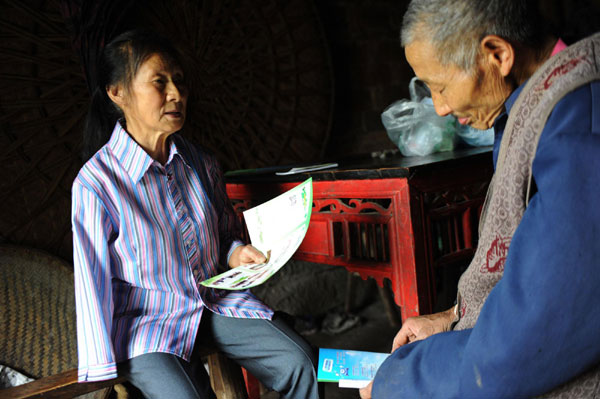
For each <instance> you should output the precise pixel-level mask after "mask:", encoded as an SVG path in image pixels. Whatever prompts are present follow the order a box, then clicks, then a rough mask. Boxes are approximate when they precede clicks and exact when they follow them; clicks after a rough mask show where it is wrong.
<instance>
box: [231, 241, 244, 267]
mask: <svg viewBox="0 0 600 399" xmlns="http://www.w3.org/2000/svg"><path fill="white" fill-rule="evenodd" d="M242 245H246V244H244V243H243V242H242V241H237V240H236V241H234V242H233V243H231V247H229V252H227V267H229V258H231V254H232V253H233V250H234V249H236V248H237V247H239V246H242Z"/></svg>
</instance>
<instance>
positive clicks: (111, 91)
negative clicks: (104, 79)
mask: <svg viewBox="0 0 600 399" xmlns="http://www.w3.org/2000/svg"><path fill="white" fill-rule="evenodd" d="M106 94H108V98H110V99H111V101H112V102H114V103H115V104H117V106H118V107H119V108H121V109H122V108H123V105H125V93H124V90H123V88H122V87H121V85H112V86H106Z"/></svg>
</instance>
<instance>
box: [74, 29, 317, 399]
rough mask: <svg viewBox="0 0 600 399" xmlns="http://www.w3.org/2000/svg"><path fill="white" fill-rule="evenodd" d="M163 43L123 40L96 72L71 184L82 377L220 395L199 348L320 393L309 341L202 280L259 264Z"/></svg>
mask: <svg viewBox="0 0 600 399" xmlns="http://www.w3.org/2000/svg"><path fill="white" fill-rule="evenodd" d="M181 65H182V64H181V63H180V62H179V59H178V55H177V52H176V51H175V50H174V48H173V47H172V45H171V44H170V43H169V42H168V41H166V40H165V39H164V38H162V37H158V36H157V35H155V34H150V33H148V32H140V31H130V32H126V33H124V34H122V35H120V36H119V37H117V38H116V39H114V40H113V41H112V42H111V43H109V44H108V45H107V46H106V47H105V49H104V51H103V55H102V57H101V62H100V65H99V66H98V76H97V79H98V80H97V82H98V87H97V88H96V90H95V92H94V94H93V98H92V104H91V107H90V112H89V114H88V119H87V121H86V128H85V138H86V140H85V141H86V145H87V147H86V150H87V152H88V155H89V156H88V158H89V160H88V161H87V162H86V163H85V165H84V166H83V167H82V169H81V171H80V172H79V174H78V176H77V178H76V179H75V181H74V183H73V191H72V197H73V201H72V223H73V243H74V266H75V293H76V304H77V339H78V351H79V380H80V381H95V380H103V379H109V378H113V377H115V376H117V375H125V376H126V377H127V378H128V379H129V380H130V381H131V382H132V383H133V384H134V385H135V386H137V387H138V388H139V389H140V390H141V391H142V392H143V393H144V395H145V396H146V397H150V398H166V397H168V398H214V393H213V391H212V389H211V387H210V382H209V378H208V375H207V373H206V371H205V369H204V367H203V364H202V361H201V359H199V357H198V356H197V355H196V352H195V351H194V346H195V344H202V345H204V346H207V345H208V346H213V347H216V348H217V349H218V350H220V351H222V352H223V353H224V354H225V355H226V356H228V357H230V358H231V359H234V360H235V361H236V362H237V363H239V364H240V365H242V366H243V367H245V368H246V369H247V370H249V371H250V372H251V373H252V374H253V375H255V376H256V377H257V378H258V379H260V380H261V381H262V382H263V384H264V385H265V386H267V387H269V388H272V389H274V390H276V391H278V392H280V393H281V394H282V395H283V397H286V398H297V399H307V398H317V397H318V393H317V382H316V373H315V357H314V352H313V351H312V349H311V348H310V346H309V345H308V344H307V343H306V342H305V341H304V340H303V339H302V338H301V337H300V336H299V335H297V334H296V333H295V332H294V331H293V330H292V329H290V328H289V327H288V326H287V325H286V324H285V323H284V322H283V321H282V320H281V319H280V318H278V317H277V316H276V315H275V316H274V313H273V311H272V310H271V309H269V308H268V307H267V306H266V305H264V304H263V303H262V302H261V301H260V300H258V299H257V298H256V297H255V296H254V295H253V294H252V293H250V292H249V291H218V290H213V289H209V288H205V287H203V286H201V285H200V284H199V283H200V282H201V281H203V280H205V279H207V278H209V277H211V276H214V275H215V274H217V273H219V272H220V271H222V270H219V268H220V267H221V266H220V265H228V266H229V267H237V266H240V265H243V264H247V263H254V262H261V261H264V256H263V255H262V254H261V253H260V252H258V251H257V250H256V249H254V248H253V247H252V246H250V245H244V243H242V242H241V241H240V237H241V234H240V232H241V230H240V226H239V222H238V219H237V217H236V215H235V213H234V211H233V209H232V207H231V204H230V203H229V200H228V198H227V194H226V192H225V184H224V181H223V176H222V172H221V170H220V168H219V166H218V164H217V162H216V161H215V159H214V158H213V157H212V156H210V155H209V154H207V153H205V152H204V151H202V150H201V149H199V148H196V147H194V146H193V145H192V144H190V143H189V142H187V141H186V140H185V139H183V137H181V136H180V135H179V134H178V133H177V132H179V131H180V130H181V129H182V127H183V124H184V121H185V117H186V101H187V96H188V92H187V87H186V85H185V79H184V73H183V70H182V68H181Z"/></svg>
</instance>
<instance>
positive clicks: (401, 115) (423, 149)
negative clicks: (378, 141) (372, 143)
mask: <svg viewBox="0 0 600 399" xmlns="http://www.w3.org/2000/svg"><path fill="white" fill-rule="evenodd" d="M408 88H409V91H410V97H411V99H410V100H406V99H404V100H400V101H396V102H395V103H393V104H391V105H390V106H389V107H387V108H386V109H385V111H383V113H382V114H381V121H382V122H383V126H384V127H385V130H386V131H387V134H388V136H389V138H390V139H391V140H392V141H393V142H394V144H396V145H397V146H398V148H399V149H400V152H401V153H402V155H404V156H413V155H420V156H423V155H429V154H433V153H434V152H440V151H450V150H452V149H454V144H455V141H456V129H457V125H458V122H457V121H456V118H454V117H453V116H451V115H448V116H444V117H442V116H439V115H438V114H436V112H435V108H434V107H433V101H432V100H431V97H429V90H428V89H427V88H426V87H425V86H424V85H423V83H422V82H421V81H419V80H418V79H417V78H416V77H415V78H413V79H412V80H411V81H410V84H409V86H408Z"/></svg>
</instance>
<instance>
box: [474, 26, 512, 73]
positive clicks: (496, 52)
mask: <svg viewBox="0 0 600 399" xmlns="http://www.w3.org/2000/svg"><path fill="white" fill-rule="evenodd" d="M481 53H482V54H483V57H484V58H485V59H486V61H487V62H488V63H489V64H490V65H495V66H496V67H497V68H498V71H499V72H500V74H501V75H502V76H504V77H506V76H508V75H509V74H510V71H511V70H512V67H513V65H514V63H515V49H514V47H513V46H512V44H510V43H509V42H507V41H506V40H504V39H503V38H501V37H500V36H496V35H488V36H485V37H484V38H483V39H481Z"/></svg>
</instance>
